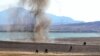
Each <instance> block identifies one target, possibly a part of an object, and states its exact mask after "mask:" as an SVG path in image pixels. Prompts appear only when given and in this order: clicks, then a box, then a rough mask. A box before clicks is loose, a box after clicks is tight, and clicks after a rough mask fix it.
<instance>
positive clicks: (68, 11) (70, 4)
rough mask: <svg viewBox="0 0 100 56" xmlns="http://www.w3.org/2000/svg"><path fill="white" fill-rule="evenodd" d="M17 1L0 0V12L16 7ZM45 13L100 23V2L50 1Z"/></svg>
mask: <svg viewBox="0 0 100 56" xmlns="http://www.w3.org/2000/svg"><path fill="white" fill-rule="evenodd" d="M18 1H19V0H16V1H15V0H0V11H3V10H5V9H7V8H9V7H14V6H17V2H18ZM50 1H51V2H50V5H49V7H48V10H47V11H46V12H47V13H51V14H54V15H57V16H66V17H71V18H73V19H74V20H78V21H85V22H92V21H100V16H99V15H100V6H99V5H100V0H50Z"/></svg>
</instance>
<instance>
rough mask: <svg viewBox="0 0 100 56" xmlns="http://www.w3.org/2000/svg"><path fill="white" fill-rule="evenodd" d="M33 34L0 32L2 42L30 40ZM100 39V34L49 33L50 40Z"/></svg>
mask: <svg viewBox="0 0 100 56" xmlns="http://www.w3.org/2000/svg"><path fill="white" fill-rule="evenodd" d="M32 34H33V33H31V32H0V40H7V41H9V40H16V39H17V40H26V39H27V40H30V38H31V37H32ZM81 37H84V38H86V37H100V33H49V38H52V39H53V38H81Z"/></svg>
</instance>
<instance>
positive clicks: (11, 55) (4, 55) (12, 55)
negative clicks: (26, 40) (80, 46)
mask: <svg viewBox="0 0 100 56" xmlns="http://www.w3.org/2000/svg"><path fill="white" fill-rule="evenodd" d="M0 56H100V53H98V52H95V53H33V52H16V51H13V52H11V51H0Z"/></svg>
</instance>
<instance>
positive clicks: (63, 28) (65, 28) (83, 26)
mask: <svg viewBox="0 0 100 56" xmlns="http://www.w3.org/2000/svg"><path fill="white" fill-rule="evenodd" d="M51 31H52V32H100V21H97V22H88V23H76V24H67V25H64V24H63V25H55V26H52V27H51Z"/></svg>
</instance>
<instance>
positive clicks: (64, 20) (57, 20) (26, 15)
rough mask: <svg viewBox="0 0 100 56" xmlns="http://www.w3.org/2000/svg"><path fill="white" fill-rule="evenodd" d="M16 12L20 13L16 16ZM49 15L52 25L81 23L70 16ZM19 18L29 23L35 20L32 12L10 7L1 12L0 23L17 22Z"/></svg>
mask: <svg viewBox="0 0 100 56" xmlns="http://www.w3.org/2000/svg"><path fill="white" fill-rule="evenodd" d="M14 12H15V13H18V15H17V16H16V14H15V15H14V14H12V13H14ZM11 14H12V15H11ZM47 15H48V16H49V17H50V19H51V21H52V25H59V24H72V23H80V21H76V20H73V19H72V18H70V17H64V16H56V15H52V14H47ZM17 20H19V21H21V20H23V21H24V22H26V21H27V23H29V22H30V21H31V23H32V21H33V20H32V16H30V12H29V11H28V10H26V9H24V8H21V7H13V8H8V9H7V10H4V11H1V12H0V24H13V23H15V21H16V23H17ZM23 21H21V22H23ZM23 24H24V23H23Z"/></svg>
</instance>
